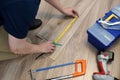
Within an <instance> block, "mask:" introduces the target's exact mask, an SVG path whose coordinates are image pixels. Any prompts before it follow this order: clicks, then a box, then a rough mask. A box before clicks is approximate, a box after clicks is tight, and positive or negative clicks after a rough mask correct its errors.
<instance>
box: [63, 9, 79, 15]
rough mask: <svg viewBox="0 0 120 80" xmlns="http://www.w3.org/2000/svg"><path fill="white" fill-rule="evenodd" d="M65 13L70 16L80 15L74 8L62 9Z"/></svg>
mask: <svg viewBox="0 0 120 80" xmlns="http://www.w3.org/2000/svg"><path fill="white" fill-rule="evenodd" d="M62 13H63V14H65V15H67V16H70V17H75V16H78V17H79V14H78V12H77V11H76V10H75V9H73V8H70V7H68V8H64V9H63V11H62Z"/></svg>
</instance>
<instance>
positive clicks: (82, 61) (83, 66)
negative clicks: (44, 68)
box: [46, 60, 86, 80]
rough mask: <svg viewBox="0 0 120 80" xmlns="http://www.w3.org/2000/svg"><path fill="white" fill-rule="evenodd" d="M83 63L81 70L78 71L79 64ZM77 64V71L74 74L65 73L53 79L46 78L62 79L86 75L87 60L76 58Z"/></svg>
mask: <svg viewBox="0 0 120 80" xmlns="http://www.w3.org/2000/svg"><path fill="white" fill-rule="evenodd" d="M80 63H81V69H82V70H81V72H79V71H78V68H79V67H78V65H79V64H80ZM74 64H75V72H74V73H73V74H69V75H65V76H59V77H55V78H51V79H46V80H62V79H67V78H73V77H77V76H81V75H84V74H85V73H86V60H76V61H75V62H74Z"/></svg>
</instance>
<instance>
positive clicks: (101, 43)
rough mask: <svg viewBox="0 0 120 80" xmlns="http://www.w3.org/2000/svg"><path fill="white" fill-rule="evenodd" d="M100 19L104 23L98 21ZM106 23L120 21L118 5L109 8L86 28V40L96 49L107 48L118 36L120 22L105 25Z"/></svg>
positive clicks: (119, 7) (119, 33)
mask: <svg viewBox="0 0 120 80" xmlns="http://www.w3.org/2000/svg"><path fill="white" fill-rule="evenodd" d="M101 20H102V21H103V22H106V24H104V23H102V22H100V21H101ZM107 23H120V5H117V6H116V7H114V8H113V9H111V10H110V11H109V12H108V13H106V14H105V16H104V17H103V18H101V19H99V20H97V21H96V23H95V24H94V25H92V26H91V27H90V28H89V29H88V30H87V33H88V42H90V43H91V44H92V45H93V46H94V47H96V48H97V49H98V50H105V49H107V48H108V47H110V46H111V45H112V44H113V42H115V40H116V39H118V38H119V36H120V24H110V25H107Z"/></svg>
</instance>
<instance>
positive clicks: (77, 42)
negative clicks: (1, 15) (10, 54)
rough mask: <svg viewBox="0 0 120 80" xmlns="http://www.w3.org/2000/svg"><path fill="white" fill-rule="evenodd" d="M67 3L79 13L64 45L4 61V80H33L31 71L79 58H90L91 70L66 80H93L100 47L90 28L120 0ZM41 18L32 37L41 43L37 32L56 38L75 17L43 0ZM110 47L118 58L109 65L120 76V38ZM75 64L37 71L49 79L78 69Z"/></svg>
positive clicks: (0, 72)
mask: <svg viewBox="0 0 120 80" xmlns="http://www.w3.org/2000/svg"><path fill="white" fill-rule="evenodd" d="M61 3H62V4H63V5H65V6H71V7H74V8H76V10H77V11H78V13H79V18H78V20H77V21H76V22H75V23H74V25H73V26H72V27H71V29H70V30H69V31H68V32H67V33H66V34H65V35H64V37H63V38H62V39H61V40H60V42H59V43H61V44H62V45H63V46H61V47H57V49H56V51H55V52H54V53H52V54H44V55H43V56H41V57H40V58H38V59H37V60H35V58H36V56H38V55H39V54H36V55H26V56H24V57H20V58H18V59H13V60H8V61H3V62H0V80H30V75H29V73H28V71H29V70H30V69H32V70H34V69H37V68H43V67H48V66H54V65H58V64H63V63H68V62H71V61H75V60H77V59H85V60H86V61H87V69H86V70H87V72H86V74H85V75H83V76H79V77H76V78H70V79H66V80H93V79H92V75H93V72H97V71H98V68H97V63H96V53H97V50H96V49H95V48H94V47H93V46H92V45H91V44H90V43H88V41H87V37H88V36H87V32H86V31H87V29H88V28H89V27H90V26H91V25H92V24H94V23H95V21H96V20H97V19H99V18H101V17H103V16H104V15H105V13H106V12H108V11H109V10H110V9H112V8H113V7H114V6H116V5H117V4H119V3H120V0H104V1H103V0H74V1H73V0H61ZM37 18H40V19H41V20H42V21H43V24H42V26H41V27H40V28H38V29H37V30H34V31H31V32H30V33H29V35H28V36H29V37H30V38H33V39H32V40H33V42H35V43H40V42H41V41H42V40H40V39H38V38H35V37H34V36H35V35H38V36H43V37H45V38H46V39H48V40H55V39H56V37H57V36H58V35H59V34H60V33H61V32H62V31H63V30H64V28H65V27H66V26H67V25H68V24H69V22H70V21H71V20H72V18H67V17H65V16H64V15H63V14H61V13H60V12H59V11H57V10H56V9H55V8H53V7H52V6H50V5H49V4H47V3H46V2H45V1H44V0H42V2H41V5H40V8H39V11H38V15H37ZM108 50H111V51H114V52H115V60H114V61H113V62H112V63H111V64H108V70H109V71H110V72H111V75H112V76H115V77H117V78H120V62H119V61H120V39H118V40H117V41H116V42H115V43H114V44H113V46H112V47H110V48H109V49H108ZM74 69H75V68H74V65H71V66H66V67H61V68H57V69H51V70H47V71H42V72H38V73H34V74H33V75H34V76H35V78H36V80H45V79H48V78H53V77H57V76H62V75H68V74H71V73H73V72H74Z"/></svg>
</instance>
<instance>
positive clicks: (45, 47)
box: [39, 41, 55, 53]
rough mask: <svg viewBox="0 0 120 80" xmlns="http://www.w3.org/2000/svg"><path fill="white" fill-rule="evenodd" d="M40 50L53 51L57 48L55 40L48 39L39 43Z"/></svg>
mask: <svg viewBox="0 0 120 80" xmlns="http://www.w3.org/2000/svg"><path fill="white" fill-rule="evenodd" d="M39 48H40V51H41V52H42V53H53V52H54V50H55V45H54V44H53V41H47V42H44V43H41V44H40V45H39Z"/></svg>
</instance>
